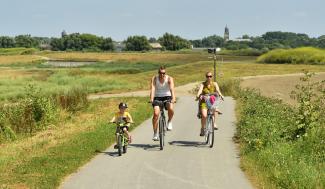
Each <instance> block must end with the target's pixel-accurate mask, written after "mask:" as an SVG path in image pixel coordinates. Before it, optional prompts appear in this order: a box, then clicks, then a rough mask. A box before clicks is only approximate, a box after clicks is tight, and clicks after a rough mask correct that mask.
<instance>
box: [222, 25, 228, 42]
mask: <svg viewBox="0 0 325 189" xmlns="http://www.w3.org/2000/svg"><path fill="white" fill-rule="evenodd" d="M223 39H224V41H225V42H227V41H229V28H228V26H227V25H226V27H225V33H224V35H223Z"/></svg>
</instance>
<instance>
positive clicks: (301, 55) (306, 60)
mask: <svg viewBox="0 0 325 189" xmlns="http://www.w3.org/2000/svg"><path fill="white" fill-rule="evenodd" d="M257 61H258V62H261V63H274V64H285V63H289V64H320V65H325V50H324V49H317V48H313V47H301V48H296V49H276V50H272V51H270V52H268V53H266V54H264V55H262V56H260V57H259V58H258V59H257Z"/></svg>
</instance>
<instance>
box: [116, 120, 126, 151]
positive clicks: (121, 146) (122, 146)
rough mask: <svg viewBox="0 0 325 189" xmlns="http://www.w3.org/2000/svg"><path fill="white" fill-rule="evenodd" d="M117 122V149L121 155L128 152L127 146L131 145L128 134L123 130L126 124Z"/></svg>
mask: <svg viewBox="0 0 325 189" xmlns="http://www.w3.org/2000/svg"><path fill="white" fill-rule="evenodd" d="M113 123H115V124H116V126H117V127H118V128H117V129H118V132H117V133H116V139H117V143H116V145H117V150H118V155H119V156H121V155H122V152H123V153H124V154H125V153H126V152H127V148H128V145H129V139H128V137H127V136H126V134H125V133H124V131H123V128H124V127H126V126H125V123H124V124H118V123H116V122H113Z"/></svg>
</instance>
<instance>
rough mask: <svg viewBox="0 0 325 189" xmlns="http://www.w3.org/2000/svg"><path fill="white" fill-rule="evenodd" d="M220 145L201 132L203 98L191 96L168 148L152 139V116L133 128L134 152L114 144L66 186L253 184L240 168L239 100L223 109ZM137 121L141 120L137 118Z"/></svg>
mask: <svg viewBox="0 0 325 189" xmlns="http://www.w3.org/2000/svg"><path fill="white" fill-rule="evenodd" d="M220 109H221V111H222V112H223V115H221V116H219V117H218V120H217V124H218V125H219V130H217V131H216V132H215V145H214V147H213V148H209V147H208V146H206V145H205V144H204V143H203V140H204V138H203V137H200V136H199V130H200V120H199V119H197V118H196V111H197V102H195V101H194V98H193V97H191V96H182V97H179V98H178V101H177V104H176V105H175V117H174V119H173V131H169V132H168V133H167V136H166V143H167V144H166V146H165V148H164V150H163V151H161V150H159V142H154V141H152V135H153V133H152V126H151V120H147V121H145V122H144V123H142V124H141V125H140V126H138V127H137V128H136V129H135V130H133V131H132V137H133V141H132V144H130V146H129V148H128V152H127V153H126V154H123V155H122V156H118V154H117V150H115V149H113V147H112V146H111V147H109V148H108V149H106V150H105V151H103V152H101V153H99V154H98V155H97V156H96V157H94V158H93V159H92V160H91V161H90V162H89V163H87V164H86V165H85V166H83V167H82V168H80V169H79V170H78V172H76V173H74V174H72V175H70V176H69V177H67V178H66V179H65V181H64V182H63V183H62V185H61V187H60V188H63V189H97V188H99V189H100V188H103V189H104V188H105V189H108V188H109V189H113V188H121V189H124V188H125V189H128V188H134V189H142V188H143V189H147V188H152V189H160V188H161V189H174V188H177V189H182V188H184V189H185V188H186V189H198V188H207V189H216V188H225V189H233V188H241V189H245V188H252V185H251V184H250V182H249V180H248V179H247V178H246V176H245V174H244V173H243V172H242V170H241V169H240V167H239V161H240V158H239V156H238V150H237V148H236V145H235V144H234V142H233V140H232V137H233V136H234V132H235V121H236V120H235V111H234V110H235V101H234V100H233V99H232V98H230V97H226V98H225V101H224V102H223V103H222V105H221V107H220ZM134 119H136V118H134Z"/></svg>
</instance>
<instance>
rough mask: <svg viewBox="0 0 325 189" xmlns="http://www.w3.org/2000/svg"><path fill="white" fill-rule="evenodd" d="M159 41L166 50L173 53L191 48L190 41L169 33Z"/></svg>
mask: <svg viewBox="0 0 325 189" xmlns="http://www.w3.org/2000/svg"><path fill="white" fill-rule="evenodd" d="M158 41H159V43H160V44H161V45H162V46H163V47H165V49H167V50H171V51H175V50H180V49H189V48H191V43H190V42H189V41H188V40H186V39H183V38H181V37H179V36H177V35H173V34H169V33H165V34H164V35H163V36H162V37H160V38H159V39H158Z"/></svg>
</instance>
